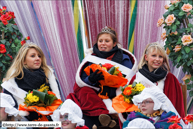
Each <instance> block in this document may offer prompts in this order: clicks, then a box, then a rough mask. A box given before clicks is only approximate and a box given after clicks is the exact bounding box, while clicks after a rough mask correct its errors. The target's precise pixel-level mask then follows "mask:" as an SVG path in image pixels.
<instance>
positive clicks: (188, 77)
mask: <svg viewBox="0 0 193 129" xmlns="http://www.w3.org/2000/svg"><path fill="white" fill-rule="evenodd" d="M190 78H191V74H189V75H187V74H186V75H185V76H184V77H183V78H182V81H183V82H184V83H185V81H186V80H187V79H190Z"/></svg>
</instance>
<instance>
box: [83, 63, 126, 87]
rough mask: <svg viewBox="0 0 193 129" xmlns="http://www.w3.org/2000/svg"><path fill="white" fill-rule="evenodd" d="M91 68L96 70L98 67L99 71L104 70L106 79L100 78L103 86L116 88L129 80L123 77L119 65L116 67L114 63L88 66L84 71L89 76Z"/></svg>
mask: <svg viewBox="0 0 193 129" xmlns="http://www.w3.org/2000/svg"><path fill="white" fill-rule="evenodd" d="M90 69H92V71H93V72H95V71H96V70H97V69H98V70H99V72H102V74H103V76H104V80H100V81H99V83H100V85H101V86H109V87H114V88H119V87H120V86H124V85H126V84H127V82H128V80H127V79H126V78H124V77H123V75H122V73H121V71H120V70H119V67H115V66H114V65H112V64H109V63H105V64H91V65H90V66H87V67H86V68H85V69H84V71H85V73H86V74H87V75H88V76H89V75H90Z"/></svg>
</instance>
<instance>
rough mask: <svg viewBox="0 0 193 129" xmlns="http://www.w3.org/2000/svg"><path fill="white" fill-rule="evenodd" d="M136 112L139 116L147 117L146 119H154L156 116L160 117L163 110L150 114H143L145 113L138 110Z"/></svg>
mask: <svg viewBox="0 0 193 129" xmlns="http://www.w3.org/2000/svg"><path fill="white" fill-rule="evenodd" d="M137 112H140V113H141V114H143V115H145V116H147V117H156V116H161V114H162V113H163V112H164V111H163V110H157V111H155V112H154V113H152V114H145V113H142V112H141V110H140V109H139V110H138V111H137Z"/></svg>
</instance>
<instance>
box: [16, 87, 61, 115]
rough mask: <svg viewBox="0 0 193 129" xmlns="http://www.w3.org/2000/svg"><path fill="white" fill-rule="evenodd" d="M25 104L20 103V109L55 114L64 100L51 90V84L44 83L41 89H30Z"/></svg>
mask: <svg viewBox="0 0 193 129" xmlns="http://www.w3.org/2000/svg"><path fill="white" fill-rule="evenodd" d="M24 100H25V101H24V104H25V105H21V104H20V105H19V110H22V111H35V112H37V113H38V114H41V115H43V116H45V115H51V114H53V112H54V110H56V109H57V108H58V107H59V106H60V104H62V101H61V100H60V99H58V98H57V97H56V95H55V94H54V93H53V92H51V91H49V86H45V84H43V85H42V86H41V87H40V89H39V90H33V91H29V92H28V94H26V97H25V98H24Z"/></svg>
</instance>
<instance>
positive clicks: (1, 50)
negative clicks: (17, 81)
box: [0, 6, 30, 84]
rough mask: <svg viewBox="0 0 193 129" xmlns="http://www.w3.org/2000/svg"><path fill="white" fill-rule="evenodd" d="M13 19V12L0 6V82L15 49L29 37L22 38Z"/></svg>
mask: <svg viewBox="0 0 193 129" xmlns="http://www.w3.org/2000/svg"><path fill="white" fill-rule="evenodd" d="M14 19H15V15H14V12H11V11H7V8H6V6H4V7H2V8H0V60H1V61H0V84H1V80H2V79H3V77H4V75H5V73H6V71H7V69H8V68H9V67H10V65H11V63H12V60H13V59H14V57H15V55H16V53H17V51H18V50H19V49H20V47H21V46H22V45H23V44H24V43H25V42H26V40H29V39H30V37H29V36H28V37H26V38H25V39H24V40H22V38H23V36H22V34H21V33H20V31H19V29H18V27H17V24H16V23H15V21H14ZM21 40H22V41H21Z"/></svg>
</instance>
